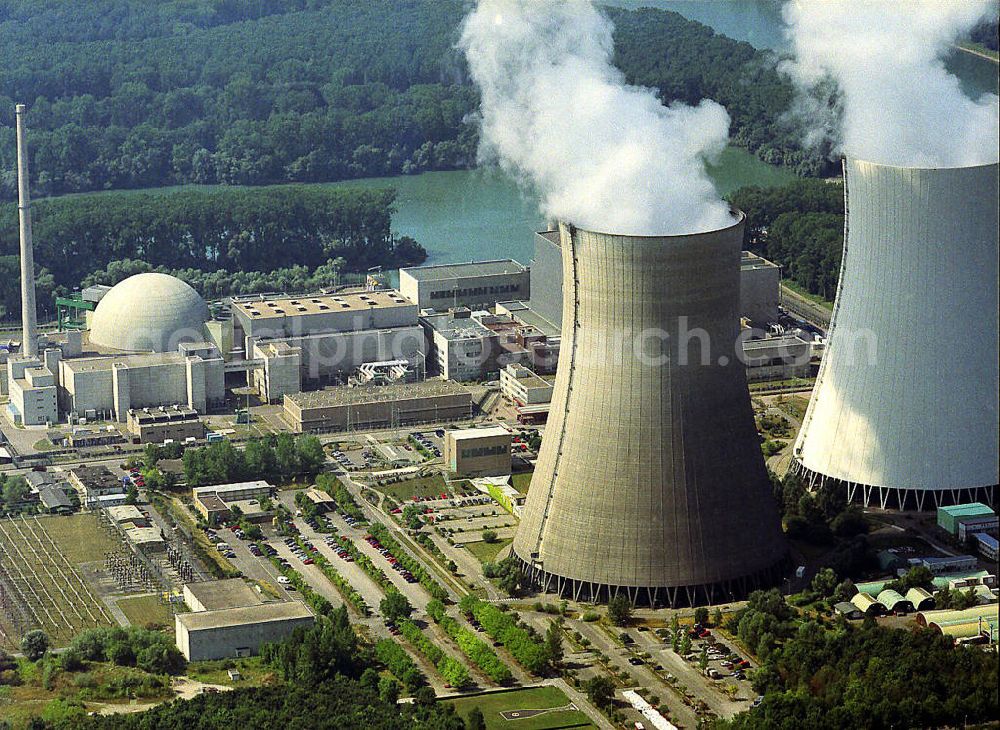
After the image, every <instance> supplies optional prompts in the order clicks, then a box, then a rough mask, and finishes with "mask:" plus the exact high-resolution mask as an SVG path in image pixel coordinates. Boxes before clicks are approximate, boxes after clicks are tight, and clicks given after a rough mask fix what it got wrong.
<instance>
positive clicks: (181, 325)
mask: <svg viewBox="0 0 1000 730" xmlns="http://www.w3.org/2000/svg"><path fill="white" fill-rule="evenodd" d="M208 319H209V312H208V305H207V304H205V302H204V300H203V299H202V298H201V295H199V294H198V292H196V291H195V290H194V289H192V288H191V287H190V286H188V285H187V284H185V283H184V282H183V281H181V280H180V279H178V278H176V277H173V276H169V275H167V274H157V273H149V274H136V275H135V276H130V277H129V278H127V279H125V280H124V281H122V282H120V283H118V284H116V285H115V286H113V287H111V289H109V290H108V292H107V293H106V294H105V295H104V296H103V297H102V298H101V300H100V302H99V303H98V305H97V308H96V309H95V311H94V314H93V317H92V319H91V323H90V341H91V343H93V344H95V345H101V346H103V347H108V348H111V349H114V350H120V351H122V352H170V351H172V350H176V349H177V347H178V345H180V344H181V343H182V342H197V341H200V340H204V339H205V336H204V330H205V322H207V321H208Z"/></svg>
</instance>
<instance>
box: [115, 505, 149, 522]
mask: <svg viewBox="0 0 1000 730" xmlns="http://www.w3.org/2000/svg"><path fill="white" fill-rule="evenodd" d="M107 510H108V517H110V518H111V519H113V520H114V521H115V522H128V521H129V520H144V519H146V515H144V514H143V513H142V510H140V509H139V508H138V507H136V506H135V505H134V504H122V505H118V506H117V507H108V508H107Z"/></svg>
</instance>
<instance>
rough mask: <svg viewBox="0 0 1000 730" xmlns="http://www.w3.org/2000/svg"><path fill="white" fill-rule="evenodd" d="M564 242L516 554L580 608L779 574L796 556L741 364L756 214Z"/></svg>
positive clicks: (566, 233)
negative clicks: (744, 270)
mask: <svg viewBox="0 0 1000 730" xmlns="http://www.w3.org/2000/svg"><path fill="white" fill-rule="evenodd" d="M560 236H561V241H562V244H561V249H562V257H563V272H564V276H563V281H564V286H563V320H562V321H563V324H562V348H561V356H560V359H559V368H558V371H557V375H556V384H555V392H554V395H553V399H552V407H551V409H550V414H551V415H550V417H549V422H548V426H547V427H546V429H545V438H544V440H543V443H542V449H541V453H540V455H539V459H538V464H537V467H536V469H535V474H534V477H533V478H532V482H531V489H530V491H529V493H528V497H527V501H526V504H525V507H524V512H523V515H522V520H521V524H520V526H519V527H518V531H517V535H516V537H515V539H514V552H515V554H516V555H517V556H518V558H519V559H520V560H521V561H522V563H523V564H524V567H525V569H526V570H527V571H528V573H529V575H530V576H531V577H532V578H533V580H535V581H536V582H537V583H539V584H540V585H541V586H542V587H543V589H545V590H547V591H557V592H559V593H560V594H562V595H565V596H567V597H572V598H575V599H580V600H592V601H605V600H607V599H608V598H609V597H610V596H613V595H615V594H618V593H619V592H621V593H624V594H626V595H627V596H628V597H629V598H630V599H631V600H632V602H633V603H640V604H645V605H671V606H677V605H694V604H698V603H709V602H712V601H715V600H729V599H730V598H735V597H739V596H743V595H745V594H746V593H747V592H748V591H749V590H752V589H754V588H756V587H759V586H761V585H764V584H767V583H770V582H774V581H776V580H777V579H778V578H779V576H780V573H781V571H782V569H783V567H784V562H785V556H786V548H785V543H784V539H783V537H782V534H781V528H780V523H779V518H778V514H777V510H776V508H775V505H774V501H773V499H772V496H771V490H770V484H769V480H768V476H767V473H766V470H765V467H764V461H763V458H762V455H761V450H760V445H759V441H758V438H757V432H756V429H755V427H754V418H753V412H752V409H751V406H750V397H749V393H748V391H747V383H746V375H745V372H744V366H743V364H742V363H741V362H740V361H739V360H738V359H737V357H736V350H737V345H736V338H737V333H738V327H739V313H738V301H739V274H740V249H741V243H742V240H743V216H742V214H739V220H737V221H736V222H735V223H734V224H733V225H732V226H730V227H728V228H725V229H722V230H718V231H713V232H709V233H700V234H693V235H679V236H655V237H653V236H649V237H647V236H623V235H611V234H606V233H595V232H592V231H585V230H580V229H577V228H573V227H572V226H567V225H561V226H560Z"/></svg>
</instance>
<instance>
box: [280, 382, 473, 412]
mask: <svg viewBox="0 0 1000 730" xmlns="http://www.w3.org/2000/svg"><path fill="white" fill-rule="evenodd" d="M463 393H469V390H468V389H467V388H465V387H463V386H461V385H459V384H458V383H456V382H454V381H452V380H425V381H424V382H422V383H393V384H391V385H372V386H359V387H356V388H351V387H348V386H336V387H334V388H331V389H329V390H313V391H308V392H303V393H289V394H287V395H286V396H285V399H286V400H288V401H291V402H292V403H295V404H296V405H298V406H299V407H300V408H329V407H331V406H343V405H356V404H359V403H385V402H386V401H396V400H412V399H415V398H428V397H432V396H440V395H460V394H463Z"/></svg>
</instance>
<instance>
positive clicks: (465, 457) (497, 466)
mask: <svg viewBox="0 0 1000 730" xmlns="http://www.w3.org/2000/svg"><path fill="white" fill-rule="evenodd" d="M510 444H511V435H510V431H508V430H507V429H505V428H504V427H503V426H485V427H483V428H464V429H455V430H450V431H448V432H447V433H446V434H445V437H444V463H445V464H446V465H447V466H448V469H449V470H450V471H451V472H453V473H454V474H455V475H456V476H460V477H486V476H499V475H502V474H510Z"/></svg>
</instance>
